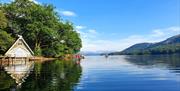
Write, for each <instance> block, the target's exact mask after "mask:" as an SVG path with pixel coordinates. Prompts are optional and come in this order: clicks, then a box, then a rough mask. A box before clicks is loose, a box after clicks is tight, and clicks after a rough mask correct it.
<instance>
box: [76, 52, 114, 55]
mask: <svg viewBox="0 0 180 91" xmlns="http://www.w3.org/2000/svg"><path fill="white" fill-rule="evenodd" d="M111 52H112V51H95V52H94V51H82V52H80V53H81V54H82V55H85V56H99V55H103V54H107V53H111Z"/></svg>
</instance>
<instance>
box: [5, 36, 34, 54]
mask: <svg viewBox="0 0 180 91" xmlns="http://www.w3.org/2000/svg"><path fill="white" fill-rule="evenodd" d="M18 37H19V38H18V39H17V40H16V42H15V43H14V44H13V45H12V46H11V47H10V48H9V49H8V51H7V52H6V53H5V55H6V56H7V55H9V54H11V51H12V50H13V48H15V46H17V47H18V43H19V42H22V43H23V46H24V48H22V47H21V48H22V49H24V50H26V51H28V52H29V53H30V54H31V55H34V52H33V51H32V50H31V48H30V47H29V45H28V44H27V43H26V41H25V40H24V38H23V37H22V36H21V35H18ZM17 47H16V48H17Z"/></svg>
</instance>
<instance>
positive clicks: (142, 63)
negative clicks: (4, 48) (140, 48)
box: [0, 55, 180, 91]
mask: <svg viewBox="0 0 180 91" xmlns="http://www.w3.org/2000/svg"><path fill="white" fill-rule="evenodd" d="M0 90H3V91H9V90H11V91H16V90H17V91H71V90H74V91H180V55H151V56H148V55H146V56H145V55H144V56H143V55H138V56H125V55H122V56H109V57H108V58H105V57H104V56H86V57H85V59H83V60H81V64H80V65H79V64H76V63H75V62H74V61H62V60H55V61H50V62H43V63H38V62H26V63H23V62H19V63H17V64H14V65H7V66H3V67H1V72H0Z"/></svg>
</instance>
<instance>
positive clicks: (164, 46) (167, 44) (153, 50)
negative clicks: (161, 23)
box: [110, 34, 180, 55]
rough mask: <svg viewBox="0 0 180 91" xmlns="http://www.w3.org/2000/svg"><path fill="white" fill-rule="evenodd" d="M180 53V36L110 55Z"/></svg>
mask: <svg viewBox="0 0 180 91" xmlns="http://www.w3.org/2000/svg"><path fill="white" fill-rule="evenodd" d="M172 53H180V34H178V35H176V36H173V37H170V38H168V39H166V40H164V41H161V42H158V43H139V44H135V45H133V46H131V47H129V48H127V49H125V50H123V51H121V52H112V53H110V55H123V54H126V55H133V54H139V55H142V54H172Z"/></svg>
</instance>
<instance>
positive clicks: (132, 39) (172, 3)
mask: <svg viewBox="0 0 180 91" xmlns="http://www.w3.org/2000/svg"><path fill="white" fill-rule="evenodd" d="M0 1H2V2H3V1H8V0H0ZM33 1H35V2H37V3H39V4H42V3H48V4H53V5H54V6H55V7H56V11H57V12H58V13H59V14H60V15H61V17H62V18H63V19H64V20H69V21H72V22H73V23H74V27H75V28H76V29H75V30H76V31H78V32H79V33H80V34H81V38H82V40H83V48H82V51H121V50H123V49H125V48H127V47H129V46H131V45H133V44H135V43H141V42H158V41H161V40H164V39H166V38H168V37H170V36H173V35H176V34H180V0H33Z"/></svg>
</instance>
